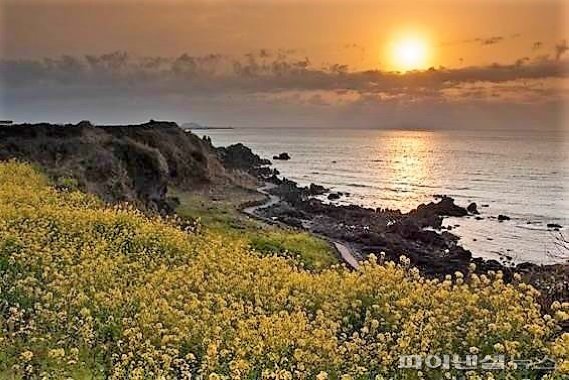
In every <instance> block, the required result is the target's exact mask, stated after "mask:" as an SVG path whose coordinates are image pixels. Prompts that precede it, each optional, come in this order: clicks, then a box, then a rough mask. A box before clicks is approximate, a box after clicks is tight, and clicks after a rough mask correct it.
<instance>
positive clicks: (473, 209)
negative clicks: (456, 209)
mask: <svg viewBox="0 0 569 380" xmlns="http://www.w3.org/2000/svg"><path fill="white" fill-rule="evenodd" d="M466 210H467V211H468V212H469V213H471V214H474V215H478V214H479V212H478V206H477V205H476V203H475V202H472V203H471V204H469V205H468V207H467V208H466Z"/></svg>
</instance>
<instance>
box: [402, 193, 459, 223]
mask: <svg viewBox="0 0 569 380" xmlns="http://www.w3.org/2000/svg"><path fill="white" fill-rule="evenodd" d="M409 215H411V216H414V217H419V218H425V217H429V216H433V215H436V216H455V217H462V216H466V215H468V211H466V209H465V208H464V207H460V206H457V205H456V204H455V203H454V199H452V198H451V197H446V196H444V197H442V198H441V200H440V202H438V203H434V202H430V203H429V204H421V205H419V206H418V207H417V208H416V209H415V210H413V211H411V212H410V213H409Z"/></svg>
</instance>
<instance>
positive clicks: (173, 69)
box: [0, 0, 569, 128]
mask: <svg viewBox="0 0 569 380" xmlns="http://www.w3.org/2000/svg"><path fill="white" fill-rule="evenodd" d="M568 5H569V1H562V0H558V1H549V0H545V1H539V0H531V1H530V0H525V1H524V0H518V1H513V0H512V1H505V0H499V1H482V0H476V1H475V0H464V1H450V0H448V1H442V0H437V1H403V0H399V1H379V0H377V1H361V0H335V1H334V0H332V1H324V0H321V1H319V0H295V1H293V0H265V1H261V0H258V1H243V0H233V1H231V0H225V1H215V0H207V1H206V0H202V1H197V0H146V1H137V0H114V1H107V0H41V1H40V0H0V26H1V29H0V33H1V34H0V43H1V45H0V60H1V61H0V78H1V79H0V80H1V89H0V96H2V100H1V102H0V117H2V118H8V119H16V120H34V121H37V120H49V121H61V122H67V121H69V122H74V121H77V120H81V119H90V120H93V121H96V122H104V123H111V122H127V121H128V122H138V121H143V120H147V119H150V118H155V119H171V120H176V121H179V122H185V121H196V122H199V123H203V124H208V125H233V126H253V127H256V126H267V127H281V126H289V127H294V126H299V127H301V126H309V127H369V128H376V127H411V128H456V127H464V128H470V127H472V128H561V127H564V125H565V120H566V117H565V115H564V108H565V105H566V104H567V100H568V94H569V91H568V90H569V79H568V76H569V64H568V63H569V52H567V50H568V45H567V43H568V42H567V40H569V31H568V28H567V25H566V22H564V20H567V19H569V14H568Z"/></svg>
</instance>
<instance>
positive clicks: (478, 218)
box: [474, 216, 484, 220]
mask: <svg viewBox="0 0 569 380" xmlns="http://www.w3.org/2000/svg"><path fill="white" fill-rule="evenodd" d="M474 219H476V220H482V219H484V218H483V217H481V216H477V217H476V218H474Z"/></svg>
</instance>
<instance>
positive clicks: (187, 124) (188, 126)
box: [180, 122, 235, 131]
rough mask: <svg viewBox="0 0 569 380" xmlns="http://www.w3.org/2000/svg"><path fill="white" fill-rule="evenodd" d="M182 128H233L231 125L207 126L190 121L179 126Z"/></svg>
mask: <svg viewBox="0 0 569 380" xmlns="http://www.w3.org/2000/svg"><path fill="white" fill-rule="evenodd" d="M180 127H181V128H182V129H184V130H194V131H195V130H199V129H208V130H209V129H235V128H233V127H231V126H216V127H214V126H209V125H201V124H198V123H194V122H190V123H184V124H182V125H181V126H180Z"/></svg>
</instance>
